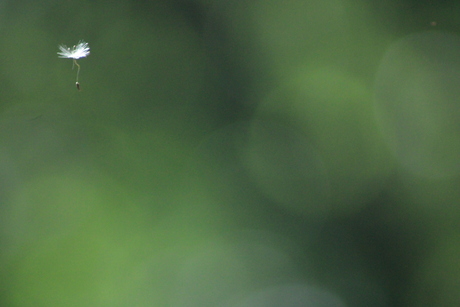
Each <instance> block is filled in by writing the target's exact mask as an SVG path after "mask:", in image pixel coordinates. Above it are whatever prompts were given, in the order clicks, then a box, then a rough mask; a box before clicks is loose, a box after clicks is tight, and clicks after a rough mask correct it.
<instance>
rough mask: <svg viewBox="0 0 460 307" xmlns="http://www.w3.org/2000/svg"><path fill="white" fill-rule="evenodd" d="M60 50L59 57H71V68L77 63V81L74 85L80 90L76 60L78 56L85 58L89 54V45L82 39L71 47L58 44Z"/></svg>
mask: <svg viewBox="0 0 460 307" xmlns="http://www.w3.org/2000/svg"><path fill="white" fill-rule="evenodd" d="M59 50H61V51H60V52H58V53H57V54H59V57H60V58H65V59H73V64H72V69H73V65H77V67H78V70H77V81H76V82H75V85H76V86H77V89H78V90H80V83H78V75H79V74H80V65H79V64H78V63H77V60H78V59H79V58H85V57H86V56H88V55H89V46H88V43H85V42H84V41H82V40H81V41H79V42H78V44H77V45H76V46H73V48H67V46H66V45H60V46H59Z"/></svg>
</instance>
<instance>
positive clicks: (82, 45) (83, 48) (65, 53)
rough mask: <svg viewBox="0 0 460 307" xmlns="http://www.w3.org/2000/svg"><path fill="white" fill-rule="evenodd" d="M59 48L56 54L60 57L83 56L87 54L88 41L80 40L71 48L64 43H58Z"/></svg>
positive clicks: (73, 57)
mask: <svg viewBox="0 0 460 307" xmlns="http://www.w3.org/2000/svg"><path fill="white" fill-rule="evenodd" d="M59 50H61V51H60V52H58V53H57V54H58V55H59V57H60V58H67V59H74V60H77V59H79V58H84V57H86V56H88V55H89V53H90V51H89V46H88V43H86V42H84V41H83V40H81V41H80V42H78V44H77V45H76V46H73V47H72V48H69V47H67V46H66V45H59Z"/></svg>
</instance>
